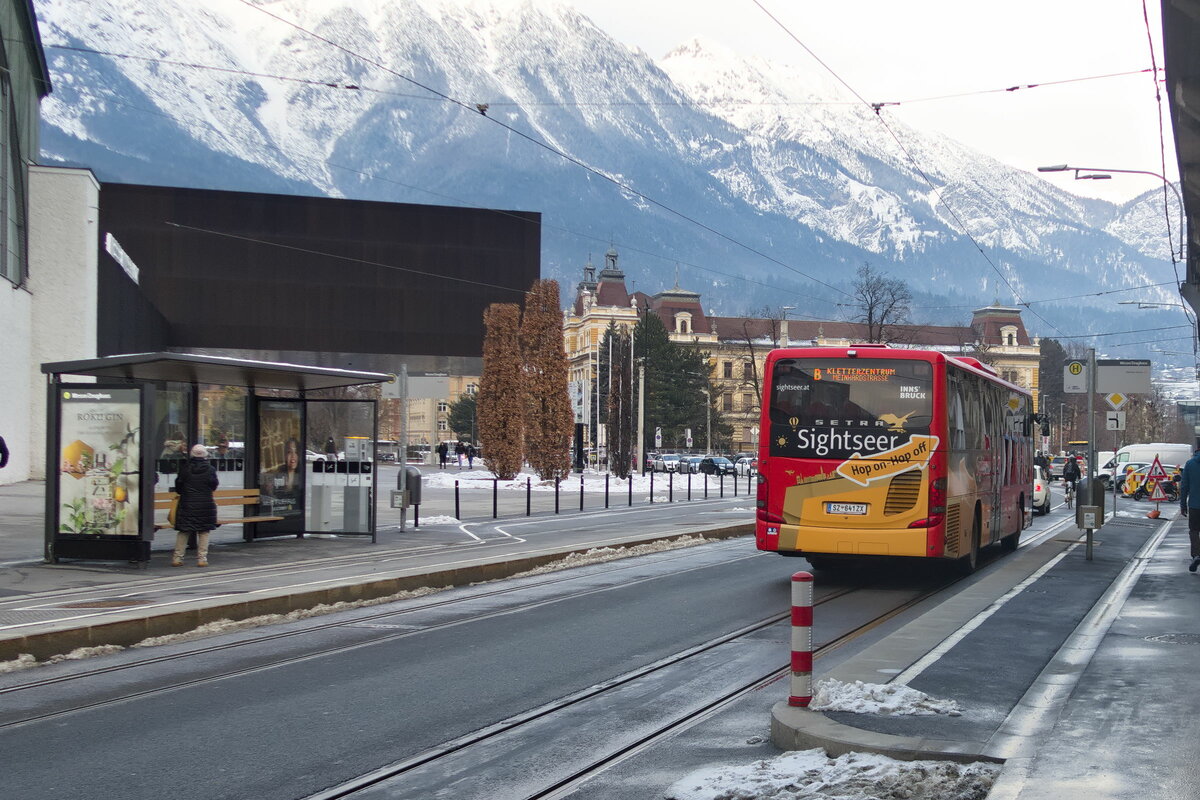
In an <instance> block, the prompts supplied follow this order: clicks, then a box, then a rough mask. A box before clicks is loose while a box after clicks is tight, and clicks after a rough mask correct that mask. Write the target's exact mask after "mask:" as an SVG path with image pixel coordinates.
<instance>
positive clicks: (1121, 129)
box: [565, 0, 1178, 200]
mask: <svg viewBox="0 0 1200 800" xmlns="http://www.w3.org/2000/svg"><path fill="white" fill-rule="evenodd" d="M565 1H566V2H569V3H570V4H571V5H573V6H575V7H576V8H577V9H579V10H580V11H581V12H583V13H584V14H586V15H587V16H588V17H590V18H591V19H592V20H593V21H594V22H595V23H596V24H597V25H598V26H599V27H600V28H602V29H603V30H605V31H606V32H608V33H609V34H611V35H612V36H614V37H615V38H617V39H618V40H620V41H622V42H624V43H626V44H628V45H634V46H637V47H641V48H642V49H643V50H645V51H646V52H647V53H648V54H650V55H651V56H653V57H655V58H660V57H661V56H663V55H664V54H665V53H666V52H667V51H669V50H670V49H671V48H672V47H674V46H675V45H677V44H679V43H681V42H683V41H686V40H688V39H690V38H693V37H695V36H701V37H703V38H706V39H711V40H714V41H716V42H719V43H721V44H724V45H726V46H728V47H730V48H732V49H734V50H736V51H739V52H743V53H749V54H758V55H762V56H765V57H767V58H770V59H772V60H780V61H783V62H787V63H792V64H811V63H812V57H811V56H809V55H808V54H807V53H806V52H805V51H804V49H803V48H802V47H801V46H800V45H799V44H797V43H796V41H794V40H793V39H792V38H791V37H790V36H789V35H788V33H787V32H785V31H784V29H783V28H781V27H780V26H779V25H778V24H777V23H775V22H774V21H772V20H771V18H770V17H769V16H767V14H766V13H764V12H763V11H762V10H761V9H760V8H759V7H758V6H757V5H756V4H755V2H754V0H565ZM759 2H761V3H762V5H763V6H765V7H766V8H767V9H768V10H769V11H770V12H771V13H772V14H773V15H774V16H775V17H777V18H778V19H779V20H780V22H782V23H783V24H784V25H785V26H786V27H787V29H788V30H789V31H791V33H793V34H795V36H796V38H798V39H799V40H800V41H802V42H803V43H804V44H805V45H807V46H808V48H810V49H811V50H813V51H814V52H815V53H816V55H818V56H819V57H820V58H821V60H822V61H824V62H825V63H826V64H828V65H829V66H830V67H831V68H832V69H833V70H834V71H836V72H837V74H838V75H839V76H840V77H841V78H842V79H843V80H844V81H845V82H846V83H848V84H849V85H850V86H852V87H853V88H854V90H855V91H856V92H857V93H858V94H859V95H861V96H862V97H863V98H865V99H866V100H868V101H870V102H893V101H911V100H915V99H918V98H925V97H931V96H940V95H946V94H956V93H960V92H974V91H983V90H995V89H1002V88H1005V87H1009V86H1015V85H1023V84H1031V83H1041V84H1046V83H1049V82H1052V81H1065V80H1070V79H1076V78H1090V77H1092V76H1099V75H1108V74H1112V73H1121V72H1129V71H1135V70H1142V69H1148V68H1150V66H1151V51H1150V47H1151V38H1148V36H1147V29H1146V22H1145V19H1144V17H1143V5H1142V2H1141V0H1008V1H1007V2H1004V3H981V2H975V1H974V0H838V1H837V2H829V1H828V0H759ZM1145 10H1146V11H1147V12H1148V13H1149V20H1150V32H1151V36H1152V41H1153V48H1154V58H1155V59H1156V63H1157V65H1158V66H1159V67H1161V66H1162V26H1161V22H1160V8H1159V0H1146V6H1145ZM848 96H850V97H852V95H848ZM1162 108H1163V112H1164V117H1166V113H1167V108H1166V95H1165V94H1164V95H1163V98H1162ZM1157 109H1158V103H1157V102H1156V101H1155V84H1154V81H1153V79H1152V78H1151V76H1150V74H1149V73H1146V74H1140V75H1134V76H1129V77H1118V78H1106V79H1097V80H1085V81H1078V82H1074V83H1068V84H1063V85H1058V86H1042V87H1041V88H1033V89H1021V90H1019V91H1016V92H998V93H989V94H979V95H975V96H971V97H963V98H955V99H947V100H940V101H930V102H901V105H900V106H897V107H889V108H888V109H886V110H885V111H884V113H886V114H888V115H894V116H896V117H899V118H901V119H903V120H904V121H905V122H908V123H909V124H911V125H913V126H916V127H920V128H926V129H935V130H938V131H941V132H942V133H945V134H946V135H948V136H951V137H953V138H955V139H958V140H959V141H962V142H964V143H965V144H967V145H970V146H971V147H974V148H976V149H978V150H981V151H983V152H985V153H988V154H989V155H992V156H994V157H996V158H998V159H1000V160H1001V161H1004V162H1006V163H1009V164H1012V165H1013V166H1016V167H1020V168H1022V169H1028V170H1030V171H1034V170H1035V169H1036V167H1038V166H1039V165H1043V164H1062V163H1070V164H1078V165H1082V166H1086V167H1109V168H1114V169H1138V170H1146V171H1150V172H1155V173H1162V172H1163V167H1162V155H1161V149H1160V146H1159V126H1158V110H1157ZM1163 124H1164V127H1163V136H1164V139H1165V143H1166V148H1167V149H1166V173H1165V174H1166V175H1167V176H1168V177H1169V178H1171V179H1172V180H1175V179H1176V178H1177V172H1178V170H1177V166H1176V162H1175V150H1174V140H1173V138H1172V132H1171V129H1170V120H1169V118H1165V119H1164V123H1163ZM1050 179H1051V180H1053V181H1054V182H1055V183H1056V184H1057V185H1058V186H1060V187H1061V188H1063V189H1066V190H1068V191H1073V192H1076V193H1078V194H1088V195H1092V196H1097V197H1105V198H1107V199H1110V200H1125V199H1128V198H1130V197H1133V196H1135V195H1137V194H1140V193H1142V192H1144V191H1146V190H1148V189H1153V188H1156V187H1157V186H1161V183H1160V182H1159V181H1157V180H1156V179H1155V178H1153V177H1149V176H1134V175H1127V176H1117V177H1115V178H1114V179H1113V180H1107V181H1074V180H1072V179H1071V176H1070V174H1067V175H1056V176H1051V177H1050Z"/></svg>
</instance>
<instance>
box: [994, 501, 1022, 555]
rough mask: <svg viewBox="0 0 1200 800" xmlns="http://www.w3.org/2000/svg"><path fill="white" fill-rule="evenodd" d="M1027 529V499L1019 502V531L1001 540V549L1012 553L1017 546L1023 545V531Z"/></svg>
mask: <svg viewBox="0 0 1200 800" xmlns="http://www.w3.org/2000/svg"><path fill="white" fill-rule="evenodd" d="M1024 527H1025V498H1021V499H1020V500H1019V501H1017V529H1016V530H1015V531H1013V532H1012V533H1010V534H1009V535H1008V536H1005V537H1004V538H1003V539H1001V540H1000V547H1001V549H1003V550H1007V551H1008V552H1010V553H1011V552H1012V551H1013V550H1016V549H1017V545H1019V544H1020V543H1021V529H1022V528H1024Z"/></svg>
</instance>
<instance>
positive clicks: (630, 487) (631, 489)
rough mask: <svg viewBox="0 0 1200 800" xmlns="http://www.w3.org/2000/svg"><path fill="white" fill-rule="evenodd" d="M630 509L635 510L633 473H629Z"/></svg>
mask: <svg viewBox="0 0 1200 800" xmlns="http://www.w3.org/2000/svg"><path fill="white" fill-rule="evenodd" d="M629 507H630V508H633V473H632V472H631V473H629Z"/></svg>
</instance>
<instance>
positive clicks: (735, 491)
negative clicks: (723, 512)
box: [733, 472, 738, 497]
mask: <svg viewBox="0 0 1200 800" xmlns="http://www.w3.org/2000/svg"><path fill="white" fill-rule="evenodd" d="M733 496H734V497H737V496H738V495H737V473H736V472H735V473H733Z"/></svg>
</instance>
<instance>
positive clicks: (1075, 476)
mask: <svg viewBox="0 0 1200 800" xmlns="http://www.w3.org/2000/svg"><path fill="white" fill-rule="evenodd" d="M1062 476H1063V480H1064V481H1077V480H1079V476H1080V473H1079V462H1078V461H1076V460H1075V459H1074V458H1073V457H1071V458H1068V459H1067V463H1066V464H1063V471H1062Z"/></svg>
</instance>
